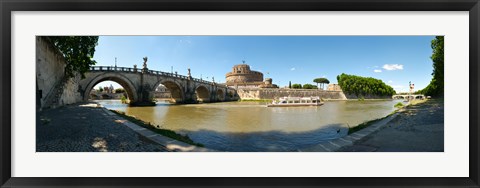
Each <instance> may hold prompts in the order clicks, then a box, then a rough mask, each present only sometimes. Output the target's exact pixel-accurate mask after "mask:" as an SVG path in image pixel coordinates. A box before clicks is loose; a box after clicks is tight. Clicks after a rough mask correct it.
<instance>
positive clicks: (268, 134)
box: [179, 124, 348, 152]
mask: <svg viewBox="0 0 480 188" xmlns="http://www.w3.org/2000/svg"><path fill="white" fill-rule="evenodd" d="M179 132H181V133H183V134H187V135H188V136H189V137H190V138H191V139H192V140H194V141H195V142H199V143H202V144H204V145H205V147H206V148H210V149H215V150H218V151H233V152H288V151H297V150H298V149H302V148H307V147H310V146H314V145H316V144H318V143H321V142H325V141H329V140H333V139H336V138H339V137H343V136H346V135H347V133H348V127H347V126H346V125H343V124H330V125H327V126H324V127H322V128H319V129H315V130H311V131H305V132H283V131H265V132H248V133H233V132H218V131H213V130H206V129H201V130H198V131H190V130H181V131H179Z"/></svg>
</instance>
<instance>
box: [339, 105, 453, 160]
mask: <svg viewBox="0 0 480 188" xmlns="http://www.w3.org/2000/svg"><path fill="white" fill-rule="evenodd" d="M418 102H420V101H416V102H414V103H412V104H410V105H409V106H407V107H405V108H403V109H401V110H399V111H398V112H397V113H396V116H395V117H394V118H392V119H391V120H390V121H389V122H388V123H386V124H385V126H383V127H381V128H380V129H379V130H377V131H374V132H372V133H371V134H368V135H365V136H364V137H362V138H360V139H358V140H355V141H353V143H352V145H349V146H344V147H341V148H339V149H338V150H336V151H341V152H370V151H377V152H443V151H444V101H443V99H432V100H427V101H426V102H424V103H418Z"/></svg>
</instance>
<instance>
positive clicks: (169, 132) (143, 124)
mask: <svg viewBox="0 0 480 188" xmlns="http://www.w3.org/2000/svg"><path fill="white" fill-rule="evenodd" d="M110 111H112V112H113V113H115V114H117V115H119V116H120V117H123V118H125V119H127V120H128V121H130V122H132V123H135V124H137V125H138V126H141V127H143V128H146V129H149V130H151V131H153V132H155V133H158V134H161V135H163V136H166V137H169V138H172V139H175V140H178V141H181V142H185V143H187V144H190V145H195V146H199V147H204V145H203V144H200V143H196V142H194V141H193V140H192V139H190V137H188V135H181V134H178V133H176V132H175V131H172V130H169V129H162V128H156V127H155V125H152V124H151V123H150V122H145V121H142V120H140V119H137V118H136V117H133V116H129V115H127V114H125V113H124V112H121V111H117V110H110ZM157 127H159V126H158V125H157Z"/></svg>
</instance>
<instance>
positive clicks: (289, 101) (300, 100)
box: [267, 97, 323, 107]
mask: <svg viewBox="0 0 480 188" xmlns="http://www.w3.org/2000/svg"><path fill="white" fill-rule="evenodd" d="M321 105H323V102H322V101H321V100H320V97H281V98H279V99H278V100H273V101H272V103H271V104H268V105H267V107H291V106H321Z"/></svg>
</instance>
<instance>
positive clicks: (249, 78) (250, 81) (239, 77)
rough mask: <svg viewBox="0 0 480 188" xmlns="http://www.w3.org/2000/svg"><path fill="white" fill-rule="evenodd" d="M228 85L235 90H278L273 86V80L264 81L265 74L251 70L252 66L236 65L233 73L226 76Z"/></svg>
mask: <svg viewBox="0 0 480 188" xmlns="http://www.w3.org/2000/svg"><path fill="white" fill-rule="evenodd" d="M225 78H226V83H225V84H226V85H227V86H234V87H235V88H278V86H277V85H275V84H272V79H271V78H266V79H265V80H263V73H261V72H258V71H253V70H250V66H249V65H247V64H245V61H243V64H239V65H235V66H233V68H232V72H229V73H227V74H226V75H225Z"/></svg>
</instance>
